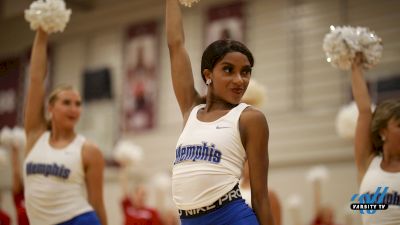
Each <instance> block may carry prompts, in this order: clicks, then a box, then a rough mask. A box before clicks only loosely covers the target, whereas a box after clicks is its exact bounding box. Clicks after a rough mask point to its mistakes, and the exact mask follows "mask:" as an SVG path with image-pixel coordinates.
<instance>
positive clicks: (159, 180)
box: [152, 173, 172, 192]
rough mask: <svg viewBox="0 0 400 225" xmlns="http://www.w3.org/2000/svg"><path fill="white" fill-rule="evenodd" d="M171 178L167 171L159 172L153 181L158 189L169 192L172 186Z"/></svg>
mask: <svg viewBox="0 0 400 225" xmlns="http://www.w3.org/2000/svg"><path fill="white" fill-rule="evenodd" d="M171 179H172V178H171V176H170V175H169V174H167V173H158V174H156V175H155V176H154V178H153V181H152V183H153V184H154V186H155V187H156V188H157V189H159V190H162V191H166V192H168V191H169V190H170V188H171Z"/></svg>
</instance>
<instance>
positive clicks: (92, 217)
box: [58, 211, 101, 225]
mask: <svg viewBox="0 0 400 225" xmlns="http://www.w3.org/2000/svg"><path fill="white" fill-rule="evenodd" d="M58 225H101V223H100V221H99V218H97V214H96V213H95V212H94V211H90V212H87V213H83V214H81V215H78V216H75V217H74V218H72V219H70V220H68V221H65V222H62V223H59V224H58Z"/></svg>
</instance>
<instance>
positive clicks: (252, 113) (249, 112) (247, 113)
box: [240, 106, 267, 126]
mask: <svg viewBox="0 0 400 225" xmlns="http://www.w3.org/2000/svg"><path fill="white" fill-rule="evenodd" d="M240 125H243V126H254V125H267V119H266V117H265V115H264V113H263V112H261V111H260V110H258V109H256V108H254V107H252V106H249V107H247V108H246V109H245V110H243V112H242V115H241V116H240Z"/></svg>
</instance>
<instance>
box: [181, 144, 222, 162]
mask: <svg viewBox="0 0 400 225" xmlns="http://www.w3.org/2000/svg"><path fill="white" fill-rule="evenodd" d="M202 143H203V144H201V145H185V146H182V145H179V147H178V148H177V149H176V159H175V162H174V164H178V163H180V162H182V161H186V160H191V161H193V162H194V161H196V160H202V161H208V162H211V163H219V162H221V157H222V153H221V151H220V150H218V149H216V148H215V145H214V144H210V145H208V144H207V142H202Z"/></svg>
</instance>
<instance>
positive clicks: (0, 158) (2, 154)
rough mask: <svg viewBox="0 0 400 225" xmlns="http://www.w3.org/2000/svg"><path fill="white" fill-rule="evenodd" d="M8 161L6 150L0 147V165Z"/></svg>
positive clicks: (2, 165)
mask: <svg viewBox="0 0 400 225" xmlns="http://www.w3.org/2000/svg"><path fill="white" fill-rule="evenodd" d="M8 161H9V159H8V156H7V150H6V149H4V148H2V147H0V167H4V166H7V164H8Z"/></svg>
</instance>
